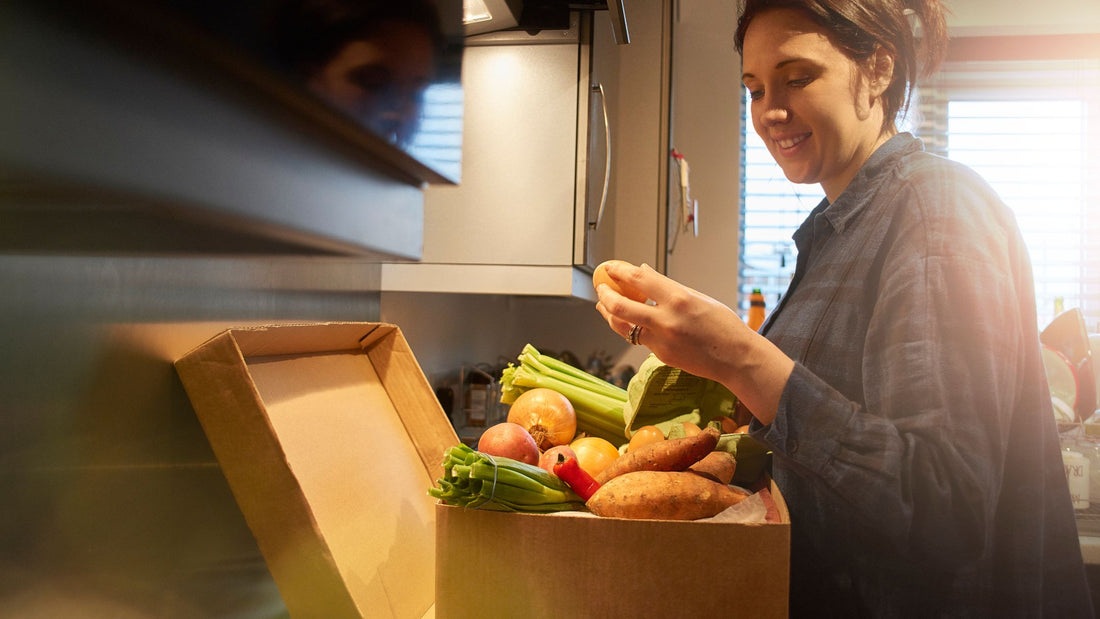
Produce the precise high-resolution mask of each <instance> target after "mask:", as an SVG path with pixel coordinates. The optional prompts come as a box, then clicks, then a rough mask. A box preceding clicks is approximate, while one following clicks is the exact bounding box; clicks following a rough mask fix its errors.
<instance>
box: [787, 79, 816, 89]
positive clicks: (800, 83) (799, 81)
mask: <svg viewBox="0 0 1100 619" xmlns="http://www.w3.org/2000/svg"><path fill="white" fill-rule="evenodd" d="M812 81H813V79H811V78H809V77H800V78H797V79H793V80H790V81H788V82H787V85H788V86H793V87H795V88H802V87H804V86H806V85H808V84H809V83H810V82H812Z"/></svg>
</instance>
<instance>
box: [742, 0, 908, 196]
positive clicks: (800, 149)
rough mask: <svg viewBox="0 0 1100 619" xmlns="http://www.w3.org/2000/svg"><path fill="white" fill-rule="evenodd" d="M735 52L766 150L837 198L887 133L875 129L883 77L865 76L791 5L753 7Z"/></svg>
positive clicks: (794, 178) (797, 179)
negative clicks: (739, 56) (758, 11)
mask: <svg viewBox="0 0 1100 619" xmlns="http://www.w3.org/2000/svg"><path fill="white" fill-rule="evenodd" d="M742 60H743V63H744V64H743V66H744V75H743V76H742V81H743V82H744V84H745V87H746V88H748V90H749V93H750V96H751V113H752V124H753V128H754V129H755V130H756V133H757V134H759V135H760V137H761V139H763V140H764V143H765V144H766V145H767V147H768V151H770V152H771V154H772V157H774V158H775V161H776V162H777V163H778V164H779V166H780V167H781V168H782V169H783V173H784V174H785V175H786V177H787V179H788V180H790V181H791V182H793V183H820V184H821V187H822V189H823V190H824V191H825V195H826V196H827V197H828V199H829V201H830V202H831V201H834V200H836V198H837V197H838V196H839V195H840V194H841V193H842V192H843V191H844V188H845V187H847V186H848V183H849V182H851V180H852V178H853V177H854V176H855V175H856V172H858V171H859V168H860V167H861V166H862V165H863V163H864V162H865V161H866V160H867V158H868V157H869V156H870V155H871V153H872V152H874V150H875V149H876V148H878V146H879V145H880V144H882V143H883V142H885V141H886V140H887V139H888V138H889V137H890V136H891V135H892V134H893V133H894V131H886V132H884V131H882V125H883V111H882V105H881V102H880V99H879V97H880V96H881V94H882V90H883V89H884V88H885V84H880V83H879V82H881V80H871V79H870V77H869V75H868V74H867V72H865V71H862V70H861V68H860V66H859V65H857V64H856V62H855V61H854V60H852V59H850V58H849V57H848V56H846V55H844V53H843V52H841V51H840V49H838V48H837V47H836V46H835V45H833V43H832V41H831V40H830V39H829V37H828V36H827V35H826V31H825V29H823V28H822V27H820V26H818V25H817V24H815V23H814V22H813V21H812V20H810V19H809V18H808V17H806V16H805V15H804V14H803V13H801V12H800V11H797V10H793V9H773V10H769V11H765V12H763V13H761V14H759V15H757V16H756V17H755V18H754V19H753V20H752V22H751V23H750V24H749V27H748V30H747V31H746V33H745V40H744V45H743V46H742ZM890 68H891V69H892V65H890ZM887 75H889V74H887Z"/></svg>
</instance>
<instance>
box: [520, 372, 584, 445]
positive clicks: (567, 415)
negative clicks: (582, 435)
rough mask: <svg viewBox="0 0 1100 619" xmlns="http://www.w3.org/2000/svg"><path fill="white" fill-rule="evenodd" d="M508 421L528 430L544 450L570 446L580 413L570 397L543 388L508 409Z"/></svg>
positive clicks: (523, 394)
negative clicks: (557, 446)
mask: <svg viewBox="0 0 1100 619" xmlns="http://www.w3.org/2000/svg"><path fill="white" fill-rule="evenodd" d="M508 422H509V423H515V424H519V425H520V426H522V427H523V429H525V430H527V432H528V433H529V434H530V435H531V436H532V437H533V438H534V439H535V444H537V445H538V446H539V449H540V450H542V451H546V450H547V449H550V448H551V447H554V446H556V445H566V444H568V443H569V441H571V440H573V435H575V434H576V433H577V413H576V411H575V410H573V404H572V403H571V402H570V401H569V398H567V397H565V396H564V395H562V394H560V393H558V392H557V391H554V390H553V389H547V388H544V387H538V388H535V389H529V390H527V391H524V392H523V393H522V394H520V395H519V397H517V398H516V400H515V402H512V406H511V408H509V409H508Z"/></svg>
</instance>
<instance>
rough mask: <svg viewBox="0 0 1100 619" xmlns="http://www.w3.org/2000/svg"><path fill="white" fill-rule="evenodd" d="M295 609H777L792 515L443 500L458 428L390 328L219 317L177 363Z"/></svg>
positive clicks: (405, 612) (414, 612) (634, 613)
mask: <svg viewBox="0 0 1100 619" xmlns="http://www.w3.org/2000/svg"><path fill="white" fill-rule="evenodd" d="M176 368H177V371H178V373H179V375H180V378H181V380H182V381H183V384H184V387H185V389H186V390H187V394H188V396H189V397H190V399H191V401H192V404H193V405H194V408H195V412H196V414H197V415H198V417H199V420H200V422H201V423H202V426H203V429H204V430H205V432H206V435H207V437H208V438H209V440H210V444H211V446H212V447H213V449H214V453H215V454H216V456H217V458H218V461H219V463H220V464H221V466H222V469H223V471H224V472H225V475H226V478H227V480H228V481H229V485H230V488H231V489H232V491H233V493H234V496H235V497H236V499H237V502H238V503H239V504H240V507H241V511H242V513H243V514H244V516H245V519H246V520H247V522H248V525H249V527H250V528H251V529H252V531H253V533H254V534H255V537H256V540H257V543H258V545H259V547H260V551H261V552H262V553H263V555H264V558H265V560H266V561H267V564H268V566H269V568H270V570H271V574H272V577H273V578H274V580H275V582H276V584H277V585H278V587H279V590H280V593H281V594H282V596H283V599H284V601H285V603H286V605H287V608H288V610H289V611H290V613H291V615H292V616H294V617H324V618H336V617H411V618H417V617H424V616H439V617H448V618H450V617H555V618H556V617H580V616H606V617H627V616H629V617H647V616H649V617H672V616H690V617H707V616H714V617H734V616H745V617H754V618H756V617H783V616H786V614H787V593H788V569H789V553H790V528H789V521H788V519H787V512H786V506H785V505H784V504H783V502H782V497H781V496H780V494H779V492H778V490H776V489H775V488H774V485H773V487H772V491H773V495H774V497H775V499H776V503H777V504H778V507H779V510H780V514H781V516H782V518H783V523H782V524H732V523H709V522H666V521H661V522H658V521H632V520H620V519H609V518H596V517H593V516H591V515H587V514H551V515H537V514H514V513H501V512H491V511H479V510H472V509H462V508H457V507H452V506H448V505H441V504H436V503H435V501H434V500H433V499H432V498H431V497H429V496H428V493H427V490H428V488H429V487H431V486H432V485H433V484H434V483H435V480H436V479H438V478H439V477H440V476H441V475H442V459H443V451H444V450H445V449H446V448H448V447H450V446H452V445H454V444H457V443H458V436H457V435H456V434H455V431H454V429H453V427H452V426H451V424H450V422H449V421H448V419H447V417H446V414H445V413H444V412H443V410H442V408H441V407H440V405H439V403H438V401H437V400H436V399H435V396H434V393H433V391H432V389H431V386H430V385H429V384H428V381H427V379H426V378H425V376H424V374H423V372H422V370H421V369H420V367H419V365H418V364H417V363H416V360H415V358H414V356H413V354H412V351H411V350H410V349H409V346H408V344H407V342H406V341H405V339H404V337H403V336H402V335H401V331H400V329H398V328H397V327H396V326H395V325H388V324H379V323H327V324H314V325H294V326H277V327H267V328H256V329H235V330H229V331H226V332H223V333H221V334H219V335H217V336H215V337H214V338H212V339H210V340H209V341H207V342H206V343H204V344H202V345H200V346H199V347H197V348H196V349H194V350H193V351H191V352H189V353H188V354H187V355H185V356H184V357H183V358H181V359H179V360H178V361H177V362H176Z"/></svg>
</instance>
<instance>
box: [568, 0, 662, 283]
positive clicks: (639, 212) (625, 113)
mask: <svg viewBox="0 0 1100 619" xmlns="http://www.w3.org/2000/svg"><path fill="white" fill-rule="evenodd" d="M591 15H592V19H591V32H590V33H589V37H590V38H589V39H588V40H589V41H590V46H589V51H590V53H591V58H590V62H589V66H590V67H591V70H590V75H589V87H588V90H589V93H587V94H588V97H587V104H586V106H585V109H587V111H588V127H587V135H588V137H587V142H586V149H585V150H584V151H582V152H580V153H578V162H580V163H581V165H582V168H581V169H582V170H584V173H583V176H584V177H585V178H586V182H584V183H578V198H577V202H578V205H580V206H581V207H583V211H582V210H581V209H580V208H578V216H577V222H578V225H577V229H576V242H575V246H576V247H575V256H574V257H575V259H576V262H577V264H578V266H581V267H583V268H585V269H590V268H593V267H595V265H597V264H599V263H600V262H602V261H604V260H607V259H609V258H620V259H623V260H629V261H630V262H634V263H643V262H644V263H647V264H649V265H651V266H654V267H656V268H658V269H663V260H662V258H663V255H664V249H663V247H664V243H663V239H664V236H663V234H662V231H663V230H664V223H663V222H664V212H665V206H664V205H665V186H666V183H667V180H666V174H667V171H666V167H667V163H666V159H667V153H668V102H669V77H670V51H671V40H670V36H669V34H670V33H669V21H670V19H671V17H670V16H671V8H670V4H669V2H668V1H667V0H663V1H654V2H632V3H630V4H629V5H628V6H627V21H628V25H629V28H630V44H628V45H618V44H616V42H615V39H614V36H613V32H612V28H611V21H610V15H609V13H608V12H607V11H596V12H594V13H592V14H591ZM601 90H602V93H601V92H600V91H601ZM601 104H605V105H606V111H607V119H608V123H609V125H610V140H608V139H607V134H606V132H605V130H604V118H603V112H604V108H603V107H602V105H601ZM607 148H610V151H611V156H610V170H609V171H607V169H606V167H605V166H606V165H607V156H606V154H607V150H606V149H607ZM605 178H606V179H607V180H608V185H607V200H606V204H605V205H604V212H603V216H602V218H600V217H599V216H598V213H599V208H600V203H601V197H602V195H603V191H602V190H603V187H604V185H603V183H604V180H605ZM580 187H583V188H584V191H583V192H582V191H581V190H580ZM597 220H599V226H598V227H597V226H596V225H595V222H596V221H597Z"/></svg>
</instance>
